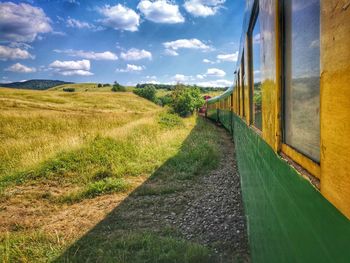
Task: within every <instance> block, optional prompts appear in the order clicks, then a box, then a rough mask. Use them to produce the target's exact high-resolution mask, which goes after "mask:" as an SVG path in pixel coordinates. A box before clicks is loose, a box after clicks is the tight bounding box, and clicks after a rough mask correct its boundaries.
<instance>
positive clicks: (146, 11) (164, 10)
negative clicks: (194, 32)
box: [137, 0, 185, 24]
mask: <svg viewBox="0 0 350 263" xmlns="http://www.w3.org/2000/svg"><path fill="white" fill-rule="evenodd" d="M137 8H138V9H139V10H140V11H141V13H142V14H143V15H144V16H145V18H146V19H147V20H150V21H152V22H155V23H166V24H176V23H183V22H184V21H185V18H184V17H183V16H182V15H181V13H180V11H179V6H178V5H176V4H172V3H171V2H169V1H167V0H157V1H153V2H151V1H148V0H142V1H140V3H139V4H138V6H137Z"/></svg>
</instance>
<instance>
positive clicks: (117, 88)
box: [112, 81, 126, 92]
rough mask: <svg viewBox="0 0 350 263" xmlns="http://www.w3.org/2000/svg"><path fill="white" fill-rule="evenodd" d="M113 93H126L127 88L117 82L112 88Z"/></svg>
mask: <svg viewBox="0 0 350 263" xmlns="http://www.w3.org/2000/svg"><path fill="white" fill-rule="evenodd" d="M112 91H114V92H118V91H122V92H123V91H126V88H125V87H124V86H122V85H120V84H119V83H118V82H116V81H115V82H114V84H113V87H112Z"/></svg>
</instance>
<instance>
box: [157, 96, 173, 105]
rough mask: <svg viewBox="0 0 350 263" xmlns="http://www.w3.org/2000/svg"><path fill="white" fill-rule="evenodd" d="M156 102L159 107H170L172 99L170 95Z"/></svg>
mask: <svg viewBox="0 0 350 263" xmlns="http://www.w3.org/2000/svg"><path fill="white" fill-rule="evenodd" d="M158 102H159V105H161V106H166V105H170V104H171V103H172V102H173V99H172V97H171V95H169V94H168V95H165V96H163V97H160V98H158Z"/></svg>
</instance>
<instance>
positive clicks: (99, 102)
mask: <svg viewBox="0 0 350 263" xmlns="http://www.w3.org/2000/svg"><path fill="white" fill-rule="evenodd" d="M0 100H1V104H0V110H1V112H0V123H1V126H0V137H1V140H2V144H1V145H0V156H1V163H0V189H1V193H0V199H1V201H2V206H1V208H0V259H1V260H2V261H4V262H47V261H52V260H54V259H55V258H56V259H57V260H58V261H59V260H63V261H64V260H67V259H69V260H68V261H74V260H76V257H75V256H73V255H72V254H70V253H71V251H73V250H74V249H75V247H76V245H79V244H83V247H79V252H74V253H78V254H79V257H78V259H79V258H80V259H81V261H82V262H83V261H84V262H85V261H86V260H92V261H108V260H110V259H111V258H112V257H113V258H114V259H115V258H117V259H118V260H119V261H118V260H117V261H116V262H212V261H208V260H210V259H211V258H212V254H211V252H210V249H208V248H205V247H203V246H200V245H198V244H193V243H189V242H187V241H184V240H183V239H182V238H181V237H180V236H178V235H177V234H176V233H175V232H174V233H175V234H174V233H172V232H169V231H167V228H166V227H164V226H162V225H158V224H155V223H154V222H153V221H152V220H151V221H148V220H149V219H145V218H137V217H133V218H129V219H125V218H127V217H128V215H129V214H131V213H134V212H135V211H139V210H138V209H139V208H140V207H142V206H145V205H146V206H149V208H151V207H158V206H159V205H161V203H159V202H158V203H157V202H152V203H150V204H148V203H147V202H149V201H148V200H149V199H148V197H150V196H155V197H157V196H161V197H162V201H161V202H163V201H164V202H165V201H166V200H167V199H166V198H167V197H169V196H171V195H172V194H175V195H176V194H180V193H181V192H183V191H186V189H188V186H189V185H191V184H193V183H194V182H195V181H196V180H197V178H198V177H199V176H200V175H201V174H203V173H205V172H207V171H208V170H210V169H214V168H215V167H216V165H217V161H218V159H219V157H220V156H219V151H218V150H219V146H218V139H217V132H216V129H215V128H213V126H210V125H208V124H207V123H206V122H205V121H203V120H201V119H197V118H196V117H191V118H187V119H181V118H179V117H177V116H174V115H171V114H168V113H166V112H165V109H163V108H160V107H158V106H156V105H154V104H153V103H151V102H148V101H147V100H144V99H142V98H139V97H137V96H136V95H134V94H132V93H129V92H126V93H110V94H108V95H106V93H105V92H94V93H93V92H74V93H66V92H62V91H59V90H58V91H57V90H50V91H23V90H14V89H0ZM129 196H135V197H137V196H138V197H140V198H141V199H140V200H138V201H137V202H136V203H129V202H128V201H126V200H127V199H128V198H129ZM142 209H144V208H142ZM115 210H118V211H120V213H119V214H118V216H117V217H114V218H113V220H117V219H116V218H118V217H121V218H124V219H122V220H118V222H119V223H118V224H109V223H108V224H107V227H108V228H109V229H110V230H111V232H110V233H111V234H110V235H106V233H105V232H103V231H105V230H100V229H99V228H96V227H95V226H96V224H97V223H98V222H100V224H101V222H104V221H105V220H106V218H109V213H111V212H112V211H115ZM142 214H143V213H142V212H139V213H138V216H142ZM107 222H109V221H108V220H107ZM142 224H150V225H151V226H152V227H150V228H147V227H146V228H145V227H143V226H142ZM120 226H122V228H119V227H120ZM104 227H106V225H104ZM112 230H113V231H112ZM131 230H133V231H131ZM88 231H89V233H91V234H92V236H93V238H92V239H90V238H88V237H89V235H87V234H86V233H87V232H88ZM101 231H102V232H101ZM117 233H118V234H117ZM95 234H96V235H95ZM104 238H106V240H104ZM64 250H66V252H64ZM74 251H75V250H74ZM78 261H79V260H78Z"/></svg>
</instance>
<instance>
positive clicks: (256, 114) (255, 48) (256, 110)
mask: <svg viewBox="0 0 350 263" xmlns="http://www.w3.org/2000/svg"><path fill="white" fill-rule="evenodd" d="M251 37H252V42H253V43H252V62H253V69H252V73H253V114H252V115H253V125H254V126H255V127H256V128H258V129H259V130H262V103H261V102H262V100H261V77H260V74H261V73H260V68H261V67H260V65H261V56H260V50H261V34H260V22H259V15H258V16H257V18H256V22H255V25H254V27H253V32H252V36H251Z"/></svg>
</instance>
